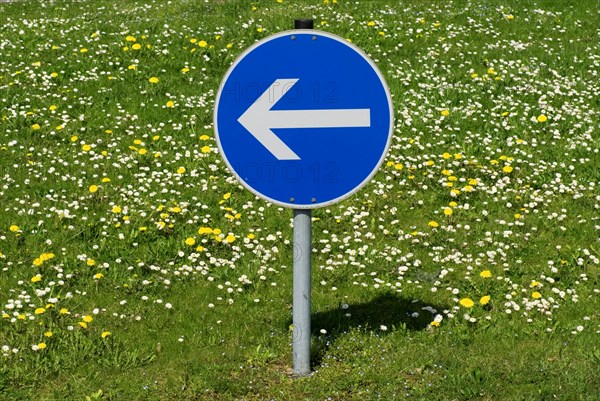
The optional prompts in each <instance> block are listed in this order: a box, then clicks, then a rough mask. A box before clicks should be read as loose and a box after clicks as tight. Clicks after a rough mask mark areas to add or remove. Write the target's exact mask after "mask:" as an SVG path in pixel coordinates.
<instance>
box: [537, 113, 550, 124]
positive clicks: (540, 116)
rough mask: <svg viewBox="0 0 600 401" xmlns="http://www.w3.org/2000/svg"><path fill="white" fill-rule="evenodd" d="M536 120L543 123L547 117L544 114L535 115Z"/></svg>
mask: <svg viewBox="0 0 600 401" xmlns="http://www.w3.org/2000/svg"><path fill="white" fill-rule="evenodd" d="M537 121H538V123H545V122H546V121H548V117H546V115H544V114H540V115H539V116H538V117H537Z"/></svg>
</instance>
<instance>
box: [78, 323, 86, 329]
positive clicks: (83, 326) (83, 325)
mask: <svg viewBox="0 0 600 401" xmlns="http://www.w3.org/2000/svg"><path fill="white" fill-rule="evenodd" d="M79 325H80V326H81V327H82V328H84V329H87V327H88V325H87V323H86V322H79Z"/></svg>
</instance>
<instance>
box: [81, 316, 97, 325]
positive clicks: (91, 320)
mask: <svg viewBox="0 0 600 401" xmlns="http://www.w3.org/2000/svg"><path fill="white" fill-rule="evenodd" d="M81 320H83V321H84V322H86V323H92V322H93V321H94V318H93V317H92V316H90V315H85V316H84V317H83V318H82V319H81Z"/></svg>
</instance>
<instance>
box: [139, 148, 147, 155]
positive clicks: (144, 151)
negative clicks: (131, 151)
mask: <svg viewBox="0 0 600 401" xmlns="http://www.w3.org/2000/svg"><path fill="white" fill-rule="evenodd" d="M147 153H148V151H147V150H146V149H145V148H142V149H140V150H138V154H140V155H142V156H144V155H145V154H147Z"/></svg>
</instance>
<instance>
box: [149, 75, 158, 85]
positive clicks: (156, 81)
mask: <svg viewBox="0 0 600 401" xmlns="http://www.w3.org/2000/svg"><path fill="white" fill-rule="evenodd" d="M148 82H150V83H151V84H157V83H159V82H160V79H158V78H157V77H151V78H150V79H148Z"/></svg>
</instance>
